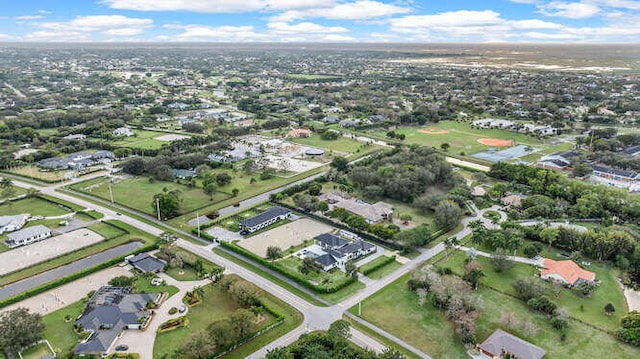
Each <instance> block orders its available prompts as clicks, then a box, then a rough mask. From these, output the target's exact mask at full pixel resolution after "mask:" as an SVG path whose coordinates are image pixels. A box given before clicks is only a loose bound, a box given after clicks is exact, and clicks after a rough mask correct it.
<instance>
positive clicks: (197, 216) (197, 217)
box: [196, 211, 200, 238]
mask: <svg viewBox="0 0 640 359" xmlns="http://www.w3.org/2000/svg"><path fill="white" fill-rule="evenodd" d="M196 220H197V221H198V238H200V216H199V215H198V211H196Z"/></svg>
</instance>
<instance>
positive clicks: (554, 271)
mask: <svg viewBox="0 0 640 359" xmlns="http://www.w3.org/2000/svg"><path fill="white" fill-rule="evenodd" d="M543 267H544V268H543V269H542V270H541V271H540V278H542V279H551V278H553V279H554V280H557V281H560V282H563V283H565V284H567V285H569V286H574V285H577V284H580V282H584V281H586V282H594V281H595V280H596V274H595V273H593V272H589V271H588V270H584V269H582V268H580V266H578V265H577V264H575V263H574V262H573V261H572V260H566V261H554V260H553V259H548V258H545V259H544V263H543Z"/></svg>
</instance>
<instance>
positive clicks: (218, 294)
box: [153, 279, 302, 358]
mask: <svg viewBox="0 0 640 359" xmlns="http://www.w3.org/2000/svg"><path fill="white" fill-rule="evenodd" d="M240 280H242V279H240ZM204 289H205V293H204V295H203V296H202V297H203V298H204V299H203V300H202V303H201V304H199V305H196V306H194V307H192V308H190V309H189V312H188V314H187V318H189V327H188V328H181V329H177V330H173V331H170V332H165V333H158V334H157V335H156V341H155V346H154V348H153V356H154V358H160V357H162V356H163V355H164V354H169V355H170V354H171V353H173V351H174V350H175V349H177V348H179V347H181V346H182V345H183V344H184V343H185V342H186V340H187V338H189V337H190V336H191V335H194V334H196V333H198V332H200V331H204V330H206V329H207V328H208V327H209V325H210V324H212V323H214V322H217V321H219V320H223V319H226V318H228V317H229V316H230V315H231V314H232V313H233V312H234V311H235V310H237V309H240V308H241V307H240V306H239V305H238V304H237V303H236V302H235V301H234V300H233V299H232V298H231V296H230V295H229V294H228V293H225V292H223V291H222V290H221V289H220V288H219V286H216V285H208V286H206V287H204ZM258 290H259V289H258ZM259 291H260V293H259V298H260V300H261V302H262V303H263V304H264V305H265V306H266V307H268V308H270V309H271V310H273V311H274V312H277V313H280V314H281V315H283V316H284V317H285V321H284V323H283V324H281V325H279V326H277V327H276V328H274V329H272V330H271V331H269V332H267V333H265V334H263V335H260V336H258V337H257V338H255V339H253V340H251V341H249V342H247V343H244V344H243V345H242V346H240V347H238V348H236V349H235V350H234V351H233V352H231V353H229V354H227V355H226V357H229V358H234V357H238V358H240V357H245V356H247V355H248V354H250V353H252V352H254V351H255V350H257V349H259V348H260V347H262V346H263V345H266V344H267V343H269V342H271V341H272V340H274V339H275V338H278V337H279V336H281V335H283V334H285V333H286V332H288V331H290V330H291V329H293V328H295V327H297V326H298V325H299V323H300V322H302V315H301V314H300V313H298V312H297V311H296V310H295V309H293V308H292V307H290V306H289V305H287V304H285V303H284V302H282V301H280V300H279V299H277V298H275V297H273V296H272V295H271V294H268V293H266V292H263V291H261V290H259ZM263 315H264V316H265V320H264V321H262V322H261V323H260V324H259V326H260V327H263V326H266V325H267V323H269V322H272V321H274V320H275V317H273V316H272V315H271V314H268V313H263ZM255 329H257V328H255Z"/></svg>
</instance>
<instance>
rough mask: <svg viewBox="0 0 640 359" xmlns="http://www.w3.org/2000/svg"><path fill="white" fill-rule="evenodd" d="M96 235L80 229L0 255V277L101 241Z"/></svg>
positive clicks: (90, 231) (99, 236)
mask: <svg viewBox="0 0 640 359" xmlns="http://www.w3.org/2000/svg"><path fill="white" fill-rule="evenodd" d="M103 239H104V237H102V236H101V235H99V234H98V233H96V232H94V231H92V230H90V229H86V228H80V229H77V230H75V231H72V232H69V233H65V234H61V235H59V236H55V237H52V238H47V239H45V240H43V241H40V242H36V243H32V244H29V245H26V246H22V247H18V248H15V249H12V250H9V251H6V252H2V253H0V275H5V274H7V273H10V272H15V271H18V270H20V269H23V268H26V267H29V266H32V265H34V264H37V263H40V262H44V261H46V260H49V259H51V258H55V257H59V256H61V255H63V254H66V253H69V252H73V251H75V250H78V249H80V248H83V247H87V246H90V245H92V244H95V243H98V242H100V241H102V240H103Z"/></svg>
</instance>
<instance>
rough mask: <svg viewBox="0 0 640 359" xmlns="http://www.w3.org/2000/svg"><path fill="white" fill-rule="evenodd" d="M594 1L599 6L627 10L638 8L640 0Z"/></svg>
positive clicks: (639, 7) (639, 8)
mask: <svg viewBox="0 0 640 359" xmlns="http://www.w3.org/2000/svg"><path fill="white" fill-rule="evenodd" d="M596 3H597V4H598V5H601V6H606V7H615V8H619V9H627V10H640V1H632V0H597V1H596Z"/></svg>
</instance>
